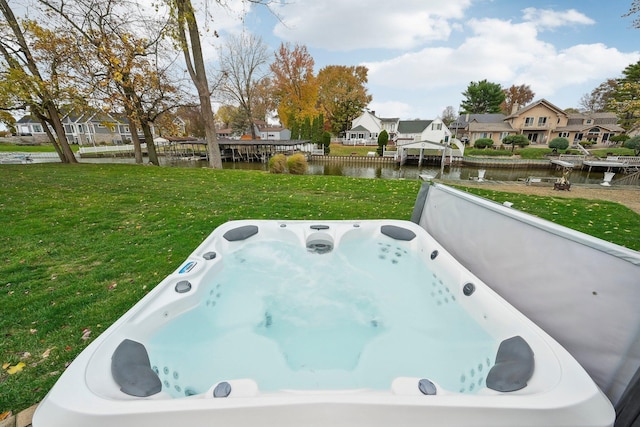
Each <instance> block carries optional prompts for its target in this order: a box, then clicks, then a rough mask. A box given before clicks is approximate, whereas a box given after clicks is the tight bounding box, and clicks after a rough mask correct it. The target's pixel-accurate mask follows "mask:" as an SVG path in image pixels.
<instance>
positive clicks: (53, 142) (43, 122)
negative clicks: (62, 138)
mask: <svg viewBox="0 0 640 427" xmlns="http://www.w3.org/2000/svg"><path fill="white" fill-rule="evenodd" d="M38 120H40V124H41V125H42V129H43V130H44V133H46V134H47V138H49V142H51V145H53V148H55V149H56V153H57V154H58V157H60V161H61V162H62V163H69V162H68V161H67V159H66V157H65V155H64V153H63V152H62V149H61V148H60V146H59V145H58V143H57V142H56V137H55V136H54V135H53V134H52V133H51V130H50V129H49V125H48V124H47V121H46V120H45V119H44V118H43V117H41V116H38Z"/></svg>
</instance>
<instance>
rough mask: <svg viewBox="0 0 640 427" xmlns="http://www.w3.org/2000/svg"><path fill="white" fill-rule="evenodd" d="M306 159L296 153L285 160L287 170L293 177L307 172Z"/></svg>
mask: <svg viewBox="0 0 640 427" xmlns="http://www.w3.org/2000/svg"><path fill="white" fill-rule="evenodd" d="M307 167H308V164H307V158H306V157H305V156H304V154H301V153H298V154H294V155H293V156H291V157H289V158H288V159H287V169H289V173H290V174H293V175H304V173H305V172H306V171H307Z"/></svg>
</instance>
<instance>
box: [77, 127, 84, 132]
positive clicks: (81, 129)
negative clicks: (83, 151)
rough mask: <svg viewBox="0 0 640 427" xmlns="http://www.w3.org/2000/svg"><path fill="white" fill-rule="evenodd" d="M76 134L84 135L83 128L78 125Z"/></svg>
mask: <svg viewBox="0 0 640 427" xmlns="http://www.w3.org/2000/svg"><path fill="white" fill-rule="evenodd" d="M78 133H84V126H83V125H78Z"/></svg>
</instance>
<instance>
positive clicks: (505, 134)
mask: <svg viewBox="0 0 640 427" xmlns="http://www.w3.org/2000/svg"><path fill="white" fill-rule="evenodd" d="M508 136H509V132H500V141H502V140H503V139H505V138H506V137H508Z"/></svg>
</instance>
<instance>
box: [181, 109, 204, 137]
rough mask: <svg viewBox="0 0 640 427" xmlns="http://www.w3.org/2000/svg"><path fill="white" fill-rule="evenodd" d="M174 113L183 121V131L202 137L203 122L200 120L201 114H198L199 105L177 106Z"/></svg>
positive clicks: (189, 134)
mask: <svg viewBox="0 0 640 427" xmlns="http://www.w3.org/2000/svg"><path fill="white" fill-rule="evenodd" d="M176 115H178V116H179V117H180V118H181V119H182V120H184V121H185V133H186V134H187V135H188V136H194V137H197V138H204V136H205V134H204V122H203V120H202V114H200V107H198V106H183V107H179V108H178V109H177V112H176Z"/></svg>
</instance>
